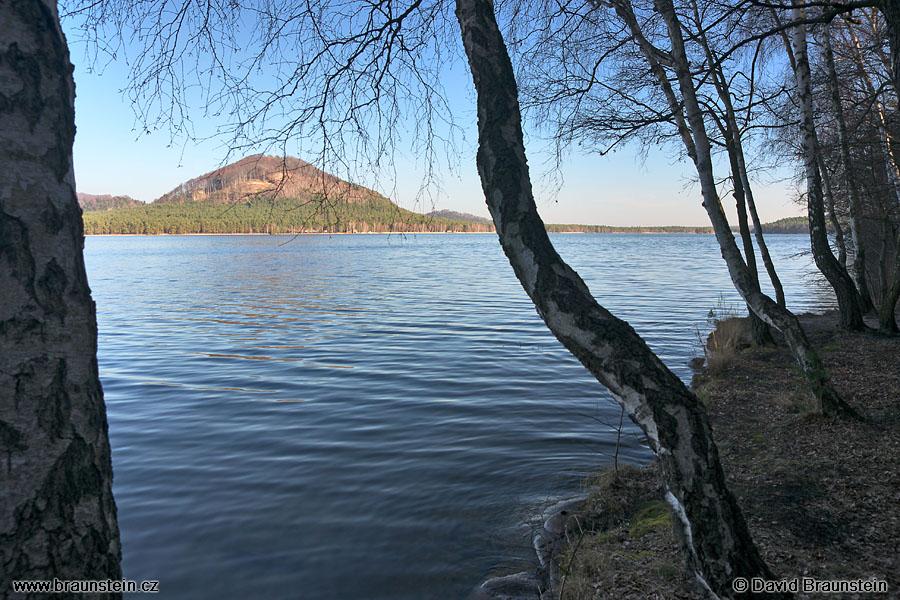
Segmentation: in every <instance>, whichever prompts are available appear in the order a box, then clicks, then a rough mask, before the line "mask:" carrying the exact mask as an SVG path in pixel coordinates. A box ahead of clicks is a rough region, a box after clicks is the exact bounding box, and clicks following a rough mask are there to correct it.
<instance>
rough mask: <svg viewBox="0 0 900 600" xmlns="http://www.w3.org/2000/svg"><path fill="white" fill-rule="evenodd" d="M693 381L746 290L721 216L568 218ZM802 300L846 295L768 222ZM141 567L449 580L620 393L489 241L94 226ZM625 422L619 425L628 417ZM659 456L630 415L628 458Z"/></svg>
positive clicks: (263, 581) (363, 593) (591, 457)
mask: <svg viewBox="0 0 900 600" xmlns="http://www.w3.org/2000/svg"><path fill="white" fill-rule="evenodd" d="M552 238H553V241H554V243H555V244H556V246H557V248H558V250H559V252H560V254H561V255H562V256H563V258H565V259H566V260H568V261H569V262H570V264H572V266H573V267H574V268H575V269H576V270H577V271H578V272H579V273H580V274H581V275H582V277H583V278H584V279H585V281H586V282H587V284H588V286H589V287H590V288H591V291H592V292H593V293H594V294H595V296H596V297H597V298H598V299H599V300H600V302H601V304H603V305H604V306H606V307H607V308H608V309H610V310H612V311H613V313H615V314H616V315H617V316H619V317H621V318H623V319H625V320H627V321H628V322H629V323H631V324H632V325H633V326H634V328H635V329H636V330H637V331H638V333H640V334H641V335H642V336H644V337H645V339H647V341H648V343H649V344H650V346H651V347H652V348H653V349H654V351H656V352H657V353H658V354H659V356H660V357H661V358H662V359H663V361H665V363H666V364H667V365H668V366H669V367H670V368H671V369H673V370H674V371H675V372H676V373H677V374H678V375H679V376H681V377H682V378H683V379H685V380H689V378H690V375H691V373H690V371H689V369H688V367H687V366H686V363H687V361H688V360H689V359H690V358H691V357H692V356H696V355H697V354H698V352H699V350H698V342H697V339H698V328H699V329H700V330H701V331H702V330H703V329H704V328H705V327H706V319H707V315H708V312H709V311H710V309H717V310H718V308H717V307H721V306H723V305H724V306H726V307H727V306H729V305H730V306H731V307H733V309H735V310H738V311H740V302H739V299H738V296H737V294H736V292H735V291H734V288H733V287H732V285H731V282H730V280H729V278H728V274H727V271H726V269H725V265H724V262H723V261H722V259H721V256H720V254H719V251H718V248H717V246H716V242H715V239H714V238H713V237H712V236H711V235H647V234H645V235H626V234H599V235H598V234H593V235H556V236H552ZM769 243H770V245H771V246H770V247H771V252H772V255H773V258H774V259H775V261H776V264H777V266H778V269H779V273H780V276H781V278H782V281H783V282H784V284H785V291H786V294H787V299H788V304H789V307H791V308H792V309H795V310H799V311H822V310H825V309H828V308H831V307H833V306H834V299H833V295H832V294H831V293H830V291H829V290H828V288H827V287H825V286H824V285H823V282H822V279H821V277H817V276H815V275H814V274H812V266H811V258H810V257H809V256H797V254H798V253H800V252H802V251H803V250H805V249H808V246H809V241H808V238H807V237H806V236H793V235H783V236H770V238H769ZM85 257H86V262H87V268H88V277H89V280H90V284H91V287H92V289H93V293H94V299H95V300H96V302H97V313H98V321H99V328H100V337H99V362H100V377H101V380H102V382H103V387H104V391H105V394H106V403H107V409H108V412H109V433H110V440H111V443H112V457H113V468H114V472H115V482H114V492H115V497H116V502H117V504H118V515H119V526H120V528H121V535H122V547H123V569H124V574H125V576H126V577H127V578H129V579H134V580H138V581H140V580H144V579H158V580H159V581H160V593H161V596H162V597H164V598H217V599H218V598H220V599H232V598H233V599H245V598H304V599H312V600H319V599H322V600H324V599H334V600H342V599H348V600H354V599H365V600H369V599H373V600H375V599H385V600H387V599H391V600H397V599H418V598H428V599H444V598H446V599H456V598H465V597H466V596H467V594H468V593H469V591H470V590H471V589H472V588H473V587H474V586H476V585H478V584H479V583H480V582H481V581H482V580H483V579H484V578H485V577H487V576H489V575H491V574H497V573H505V572H510V571H512V570H516V569H521V568H523V567H524V566H525V565H526V564H527V563H528V561H529V560H531V554H530V552H529V548H528V540H527V539H526V538H525V537H523V535H522V532H523V529H524V528H525V526H524V525H523V524H524V523H525V522H526V521H527V519H528V518H529V517H530V516H531V515H533V514H534V513H535V512H536V511H537V510H538V509H539V508H540V507H541V506H542V505H543V504H545V503H546V502H547V501H549V500H551V499H553V498H559V497H564V496H566V495H572V494H574V493H577V491H578V490H579V486H580V481H581V479H582V478H583V477H584V476H585V475H586V474H588V473H591V472H593V471H596V470H598V469H600V468H602V467H603V466H604V465H607V464H610V462H611V460H612V454H613V452H614V447H615V438H616V435H615V432H614V431H613V428H612V427H611V425H616V424H618V420H619V409H618V408H617V407H615V406H614V405H613V404H612V403H611V401H610V399H609V396H608V395H607V393H606V392H605V390H604V389H603V388H602V387H601V386H600V384H599V383H597V381H596V380H594V379H593V378H592V377H591V376H590V375H589V374H588V372H587V371H586V370H585V369H584V368H583V367H582V366H581V365H580V363H578V362H577V361H576V360H575V359H574V358H573V357H572V356H571V355H570V354H569V353H568V352H567V351H566V350H565V349H564V348H563V347H562V346H561V345H560V344H559V343H558V342H557V341H556V339H555V338H554V337H553V336H552V335H551V334H550V333H549V331H548V330H547V329H546V327H545V326H544V324H543V322H542V321H541V320H540V318H539V317H538V315H537V313H536V312H535V310H534V308H533V306H532V304H531V302H530V301H529V300H528V298H527V296H526V295H525V293H524V291H523V290H522V288H521V287H520V286H519V284H518V282H517V281H516V280H515V278H514V276H513V273H512V269H511V268H510V266H509V264H508V263H507V262H506V258H505V256H504V255H503V253H502V251H501V250H500V247H499V245H498V243H497V239H496V236H495V235H492V234H491V235H459V234H457V235H452V234H448V235H418V236H411V235H407V236H402V235H396V234H394V235H390V236H388V235H344V236H333V237H329V236H323V235H310V236H300V237H296V238H291V237H289V236H183V237H90V238H88V239H87V240H86V247H85ZM626 421H627V420H626ZM649 457H650V454H649V452H648V450H647V449H646V448H645V447H644V446H643V445H642V443H641V440H640V436H639V435H638V432H637V430H636V428H635V427H634V426H632V425H630V423H629V427H628V429H627V432H626V434H625V435H624V436H623V443H622V449H621V459H622V460H624V461H627V462H631V463H643V462H646V461H647V460H648V459H649Z"/></svg>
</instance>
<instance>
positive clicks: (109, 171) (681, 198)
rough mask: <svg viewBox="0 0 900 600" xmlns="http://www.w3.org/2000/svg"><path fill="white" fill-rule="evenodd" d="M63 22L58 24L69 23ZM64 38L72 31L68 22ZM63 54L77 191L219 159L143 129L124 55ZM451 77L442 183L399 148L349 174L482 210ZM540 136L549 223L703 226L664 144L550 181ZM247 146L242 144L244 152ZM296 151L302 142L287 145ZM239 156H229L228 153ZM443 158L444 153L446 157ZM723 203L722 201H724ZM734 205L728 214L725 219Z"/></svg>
mask: <svg viewBox="0 0 900 600" xmlns="http://www.w3.org/2000/svg"><path fill="white" fill-rule="evenodd" d="M71 26H72V23H64V27H65V28H67V29H69V28H71ZM67 34H68V37H69V40H70V41H72V40H76V39H77V38H78V37H79V36H78V34H77V33H75V32H72V31H67ZM71 59H72V62H73V63H74V65H75V84H76V100H75V122H76V127H77V134H76V138H75V150H74V154H75V175H76V181H77V187H78V191H80V192H87V193H92V194H127V195H130V196H132V197H134V198H137V199H139V200H143V201H147V202H149V201H152V200H154V199H156V198H158V197H159V196H161V195H162V194H164V193H166V192H168V191H170V190H171V189H173V188H175V187H176V186H177V185H178V184H180V183H181V182H183V181H185V180H187V179H190V178H192V177H196V176H198V175H201V174H203V173H206V172H208V171H211V170H213V169H215V168H217V167H218V166H220V165H221V164H222V163H223V160H225V157H226V153H227V147H226V146H224V145H223V144H224V140H221V139H220V140H216V139H211V140H207V141H203V142H195V141H191V140H187V139H184V138H176V139H172V136H171V134H170V131H169V129H168V128H167V127H165V126H162V127H160V128H159V129H157V130H151V131H146V130H144V129H143V127H141V125H140V123H139V122H138V121H137V119H136V118H135V114H134V111H133V109H132V106H131V103H130V102H129V100H128V98H127V97H126V96H125V95H124V94H123V93H122V91H121V90H123V89H124V88H125V87H126V85H127V75H128V72H129V67H128V65H127V64H125V62H124V60H118V61H111V62H108V63H106V64H105V65H103V66H102V68H99V69H96V68H95V69H89V68H87V65H88V64H89V63H90V60H89V58H88V57H86V56H85V49H84V46H83V45H80V44H78V43H77V42H76V43H73V44H72V46H71ZM449 76H450V77H454V78H456V79H455V80H454V81H452V82H451V83H452V85H448V86H447V87H448V89H451V91H452V93H453V94H455V96H454V97H452V98H450V104H451V106H452V108H453V111H454V115H455V116H457V117H458V121H459V122H460V123H462V124H465V123H468V124H471V125H470V126H468V127H464V138H465V139H464V141H463V143H462V144H460V145H459V148H458V150H459V156H457V157H455V158H453V159H451V160H450V161H449V162H450V166H448V167H447V168H443V169H442V170H441V178H442V190H441V191H440V193H436V194H435V193H432V194H430V195H429V196H421V195H420V194H419V193H418V192H419V188H420V184H421V181H422V174H423V169H422V165H420V164H417V161H416V159H415V157H414V156H411V154H412V152H411V151H407V152H404V148H403V147H401V148H400V149H399V150H400V155H399V156H398V160H397V164H396V171H397V172H398V173H401V174H402V177H399V178H396V179H395V178H394V177H392V176H390V175H381V176H380V177H379V178H377V179H373V180H371V181H356V182H357V183H361V184H363V185H369V186H372V187H375V188H376V189H377V190H378V191H380V192H382V193H384V194H385V195H387V196H389V197H391V198H392V199H393V200H394V201H395V202H397V203H398V204H400V205H401V206H403V207H405V208H410V209H412V210H417V211H421V212H427V211H429V210H432V209H433V208H442V209H451V210H457V211H461V212H468V213H473V214H477V215H483V216H487V209H486V207H485V205H484V198H483V196H482V193H481V188H480V183H479V181H478V176H477V172H476V169H475V147H474V145H473V144H474V141H475V139H476V130H475V126H474V124H475V108H474V98H473V94H472V92H471V80H469V79H466V77H467V73H455V74H453V73H451V74H450V75H449ZM193 121H194V124H195V126H196V127H197V128H198V132H197V133H198V135H199V136H200V137H204V136H207V135H209V134H211V133H212V132H213V131H214V130H215V128H216V127H217V126H218V125H220V123H217V122H216V121H215V120H213V119H207V118H204V117H202V116H201V113H200V111H199V109H197V110H196V111H195V114H194V115H193ZM546 146H547V144H546V143H545V142H544V141H542V140H540V139H539V138H538V137H537V136H536V135H534V134H532V135H531V136H529V138H528V141H527V152H528V158H529V164H530V165H531V169H532V179H533V181H534V183H535V193H536V197H537V202H538V208H539V210H540V212H541V215H542V217H543V218H544V220H545V221H547V222H552V223H584V224H603V225H619V226H633V225H707V224H708V218H707V216H706V212H705V211H704V209H703V208H702V206H701V204H700V193H699V188H698V186H696V185H694V184H693V183H692V182H693V168H692V166H691V165H689V164H688V163H687V162H683V161H679V160H678V159H677V157H675V156H674V151H673V150H672V149H660V150H654V151H651V152H650V153H649V155H648V156H647V157H646V159H642V158H641V157H640V156H638V153H637V151H636V149H634V148H629V147H625V148H623V149H622V150H620V151H618V152H616V153H615V154H612V155H608V156H599V155H596V154H572V155H570V156H568V157H567V159H566V160H565V162H564V164H563V166H562V171H561V174H562V177H563V182H564V183H563V185H562V187H561V188H560V189H558V190H554V189H553V186H552V185H548V184H547V183H546V179H544V178H543V176H544V175H546V173H547V172H548V167H547V163H548V159H549V157H551V156H552V154H551V153H549V152H548V151H547V150H546ZM249 153H250V152H247V154H249ZM291 154H294V155H296V156H298V157H299V158H309V157H308V156H304V155H303V151H302V149H298V151H297V152H291ZM241 157H242V156H232V158H231V159H232V160H237V159H239V158H241ZM445 162H446V161H445ZM754 189H755V193H756V197H757V204H758V208H759V212H760V217H761V218H762V219H763V221H772V220H775V219H779V218H781V217H787V216H794V215H798V214H801V210H800V209H799V208H798V207H797V205H795V204H794V203H793V202H792V201H791V198H792V197H793V196H794V195H795V192H793V191H792V187H791V186H790V185H789V184H785V183H774V184H773V183H769V184H765V183H764V182H759V183H757V185H756V186H755V188H754ZM725 204H726V206H728V205H729V204H730V203H729V202H725ZM733 213H734V211H733V210H729V218H730V219H732V221H733V222H734V217H733Z"/></svg>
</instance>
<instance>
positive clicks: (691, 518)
mask: <svg viewBox="0 0 900 600" xmlns="http://www.w3.org/2000/svg"><path fill="white" fill-rule="evenodd" d="M456 15H457V18H458V20H459V24H460V29H461V32H462V37H463V46H464V48H465V51H466V55H467V57H468V61H469V66H470V69H471V71H472V77H473V80H474V83H475V89H476V92H477V98H478V141H479V147H478V156H477V163H478V172H479V175H480V176H481V181H482V189H483V190H484V194H485V199H486V201H487V205H488V208H489V209H490V212H491V215H492V216H493V220H494V224H495V225H496V228H497V233H498V236H499V238H500V244H501V246H502V247H503V250H504V252H505V253H506V256H507V257H508V259H509V261H510V264H511V265H512V267H513V269H514V270H515V273H516V276H517V277H518V279H519V281H520V282H521V284H522V287H523V288H524V289H525V291H526V292H527V293H528V295H529V297H530V298H531V299H532V301H533V302H534V305H535V307H536V308H537V311H538V313H539V314H540V315H541V317H542V318H543V319H544V322H545V323H546V324H547V326H548V328H549V329H550V330H551V331H552V332H553V334H554V335H555V336H556V337H557V339H559V340H560V342H562V343H563V345H564V346H565V347H566V348H567V349H569V351H570V352H572V354H574V355H575V356H576V357H577V358H578V359H579V360H580V361H581V362H582V364H584V365H585V367H587V368H588V370H589V371H590V372H591V374H593V375H594V376H595V377H596V378H597V379H598V380H599V381H600V382H601V383H602V384H603V385H605V386H606V387H607V388H608V389H609V390H610V392H611V393H612V395H613V397H614V398H615V399H616V400H617V401H618V402H619V403H620V404H621V405H622V406H623V407H624V408H625V410H626V411H627V412H628V415H629V416H630V417H631V419H632V420H633V421H634V422H635V423H636V424H637V425H638V426H639V427H641V429H642V430H643V431H644V432H645V434H646V435H647V439H648V442H649V444H650V446H651V448H652V449H653V451H654V452H655V453H656V455H657V456H658V458H659V461H660V465H661V469H662V473H663V478H664V481H665V484H666V487H667V490H668V492H667V494H666V498H667V500H668V501H669V504H670V505H671V506H672V508H673V511H674V513H675V515H676V523H677V524H678V528H679V530H680V537H681V540H682V542H683V544H684V548H685V551H686V556H687V558H688V564H689V567H690V569H691V570H692V571H693V573H694V574H695V576H696V577H697V579H698V581H699V582H700V583H701V584H702V585H703V586H704V587H705V588H706V589H707V590H709V592H710V594H711V595H713V596H714V597H730V596H732V594H733V591H732V589H731V582H732V580H733V579H734V578H735V577H738V576H742V577H754V576H759V577H765V578H771V576H772V575H771V572H770V571H769V569H768V568H767V567H766V565H765V563H764V562H763V561H762V559H761V558H760V556H759V553H758V552H757V550H756V548H755V546H754V545H753V542H752V540H751V538H750V534H749V531H748V530H747V526H746V524H745V522H744V519H743V517H742V515H741V512H740V509H739V508H738V506H737V503H736V501H735V499H734V496H733V495H732V494H731V493H730V492H729V491H728V489H727V487H726V485H725V480H724V476H723V474H722V468H721V465H720V463H719V457H718V451H717V449H716V446H715V443H714V442H713V439H712V431H711V430H710V426H709V421H708V418H707V415H706V411H705V409H704V408H703V405H702V404H701V403H700V402H699V401H698V400H697V398H696V397H695V396H694V395H693V394H692V393H691V392H690V390H688V389H687V388H686V387H685V386H684V384H683V383H682V382H681V380H680V379H678V377H676V376H675V375H674V374H673V373H672V372H671V371H669V370H668V369H667V368H666V367H665V365H663V363H662V362H661V361H660V360H659V358H657V357H656V356H655V355H654V354H653V352H652V351H651V350H650V348H649V347H648V346H647V345H646V343H645V342H644V341H643V340H642V339H641V338H640V337H639V336H638V335H637V333H635V331H634V329H632V328H631V326H629V325H628V324H627V323H625V322H624V321H622V320H620V319H617V318H616V317H615V316H613V315H612V314H611V313H610V312H609V311H607V310H606V309H605V308H603V307H602V306H600V305H599V304H598V303H597V301H596V300H595V299H594V298H593V296H592V295H591V293H590V291H589V290H588V288H587V286H586V285H585V283H584V282H583V281H582V280H581V278H580V277H579V276H578V274H577V273H575V271H573V270H572V269H571V268H570V267H569V266H568V265H567V264H566V263H565V262H564V261H563V260H562V259H561V258H560V257H559V255H558V254H557V253H556V250H555V249H554V248H553V245H552V244H551V242H550V239H549V237H548V236H547V232H546V229H545V227H544V224H543V222H542V221H541V219H540V217H539V216H538V214H537V208H536V206H535V202H534V196H533V193H532V188H531V180H530V177H529V174H528V165H527V161H526V157H525V148H524V142H523V135H522V127H521V116H520V112H519V103H518V90H517V87H516V81H515V76H514V74H513V70H512V65H511V64H510V60H509V55H508V54H507V51H506V46H505V45H504V42H503V38H502V36H501V34H500V31H499V29H498V27H497V24H496V21H495V17H494V12H493V5H492V2H491V0H457V3H456Z"/></svg>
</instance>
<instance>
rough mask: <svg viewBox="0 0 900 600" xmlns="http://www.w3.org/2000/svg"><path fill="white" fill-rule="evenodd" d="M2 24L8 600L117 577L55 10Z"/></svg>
mask: <svg viewBox="0 0 900 600" xmlns="http://www.w3.org/2000/svg"><path fill="white" fill-rule="evenodd" d="M0 23H2V24H3V36H2V37H0V164H2V166H3V168H2V171H0V290H2V292H0V490H2V491H0V597H3V598H5V597H9V596H10V595H11V584H12V581H14V580H35V579H40V580H52V579H53V578H59V579H62V580H86V579H107V578H110V579H119V578H121V569H120V566H119V562H120V548H119V530H118V526H117V524H116V506H115V503H114V501H113V496H112V466H111V463H110V448H109V440H108V438H107V424H106V409H105V406H104V403H103V392H102V390H101V388H100V380H99V378H98V373H97V324H96V316H95V312H94V303H93V301H92V300H91V296H90V289H89V288H88V284H87V277H86V275H85V269H84V260H83V257H82V243H83V235H82V225H81V210H80V209H79V207H78V203H77V201H76V199H75V182H74V175H73V171H72V142H73V140H74V136H75V120H74V119H75V114H74V108H73V106H74V105H73V102H74V96H75V90H74V84H73V82H72V66H71V64H70V63H69V54H68V50H67V48H66V42H65V39H64V37H63V34H62V30H61V29H60V26H59V20H58V17H57V13H56V3H55V1H53V0H0ZM119 596H120V595H119V594H115V595H113V594H110V595H109V596H107V597H119ZM15 597H22V596H18V595H17V596H15ZM94 597H96V596H94Z"/></svg>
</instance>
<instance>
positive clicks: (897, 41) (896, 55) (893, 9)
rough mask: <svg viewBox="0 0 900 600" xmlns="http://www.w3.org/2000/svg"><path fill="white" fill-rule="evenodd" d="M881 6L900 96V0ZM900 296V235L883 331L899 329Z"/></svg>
mask: <svg viewBox="0 0 900 600" xmlns="http://www.w3.org/2000/svg"><path fill="white" fill-rule="evenodd" d="M879 8H880V9H881V12H882V14H884V21H885V23H886V24H887V33H888V36H887V37H888V42H889V43H890V46H891V75H892V83H893V84H894V92H895V93H896V94H897V95H898V97H900V0H881V2H880V4H879ZM898 230H900V228H898ZM898 298H900V237H898V238H897V251H896V255H895V256H894V268H893V272H892V274H891V279H890V281H889V282H888V286H887V289H886V290H885V293H884V295H883V297H882V299H881V304H880V306H879V310H878V328H879V329H881V330H882V331H888V332H896V331H897V322H896V320H895V318H894V310H895V307H896V306H897V300H898Z"/></svg>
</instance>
